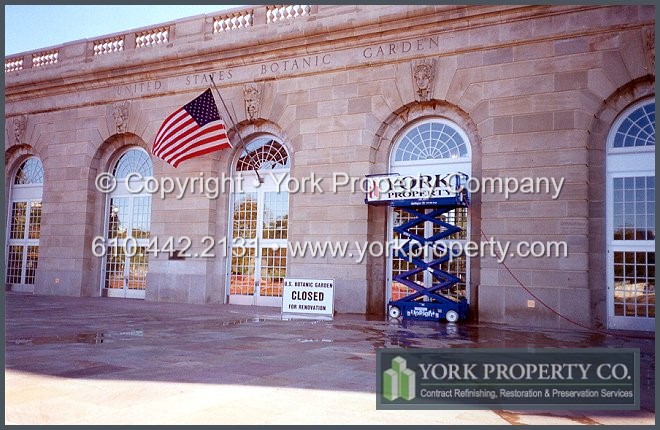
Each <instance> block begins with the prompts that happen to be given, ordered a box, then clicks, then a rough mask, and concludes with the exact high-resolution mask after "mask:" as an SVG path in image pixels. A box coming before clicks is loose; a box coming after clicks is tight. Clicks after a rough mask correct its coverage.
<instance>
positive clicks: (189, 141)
mask: <svg viewBox="0 0 660 430" xmlns="http://www.w3.org/2000/svg"><path fill="white" fill-rule="evenodd" d="M207 134H212V135H213V136H215V137H216V138H222V137H225V138H226V134H225V127H224V125H223V124H218V123H217V122H215V123H209V124H207V125H206V126H204V127H202V128H197V129H196V130H191V131H190V132H189V133H187V134H186V135H185V137H183V136H182V137H180V138H179V139H178V140H177V142H176V143H173V144H171V145H170V146H168V147H167V148H165V149H164V150H163V151H161V154H160V155H159V156H160V158H162V159H163V160H165V161H168V162H169V160H170V159H171V156H172V154H174V153H178V152H180V151H185V150H186V149H188V148H190V147H191V146H192V145H194V144H195V142H196V140H197V139H198V138H200V137H205V136H206V135H207Z"/></svg>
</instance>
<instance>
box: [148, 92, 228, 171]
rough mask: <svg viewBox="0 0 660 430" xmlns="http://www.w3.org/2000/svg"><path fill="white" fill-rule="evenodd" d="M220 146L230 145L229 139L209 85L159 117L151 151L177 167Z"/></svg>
mask: <svg viewBox="0 0 660 430" xmlns="http://www.w3.org/2000/svg"><path fill="white" fill-rule="evenodd" d="M224 148H231V143H230V142H229V139H228V138H227V130H226V128H225V123H224V121H223V120H222V118H221V117H220V114H219V113H218V108H217V106H216V104H215V100H214V99H213V94H212V93H211V89H210V88H209V89H208V90H206V91H204V93H202V95H200V96H199V97H197V98H196V99H195V100H193V101H191V102H190V103H188V104H186V105H184V106H183V107H182V108H179V109H177V110H176V111H175V112H174V113H172V114H171V115H170V116H168V117H167V118H166V119H165V121H163V124H162V125H161V126H160V129H159V130H158V133H157V134H156V139H155V140H154V145H153V147H152V149H151V152H152V153H153V154H154V155H155V156H157V157H159V158H162V159H163V160H165V161H166V162H167V163H169V164H171V165H172V166H174V167H177V166H178V165H179V163H181V162H182V161H184V160H187V159H189V158H193V157H197V156H199V155H203V154H208V153H209V152H213V151H219V150H221V149H224Z"/></svg>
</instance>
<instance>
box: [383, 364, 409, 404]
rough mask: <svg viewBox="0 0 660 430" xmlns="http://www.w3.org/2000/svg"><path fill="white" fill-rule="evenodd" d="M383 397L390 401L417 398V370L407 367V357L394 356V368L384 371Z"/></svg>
mask: <svg viewBox="0 0 660 430" xmlns="http://www.w3.org/2000/svg"><path fill="white" fill-rule="evenodd" d="M383 397H385V398H386V399H387V400H389V401H393V400H396V399H398V398H399V397H401V398H402V399H404V400H412V399H414V398H415V372H413V371H412V370H411V369H408V368H406V360H405V359H403V358H401V357H395V358H393V359H392V368H391V369H387V370H386V371H384V372H383Z"/></svg>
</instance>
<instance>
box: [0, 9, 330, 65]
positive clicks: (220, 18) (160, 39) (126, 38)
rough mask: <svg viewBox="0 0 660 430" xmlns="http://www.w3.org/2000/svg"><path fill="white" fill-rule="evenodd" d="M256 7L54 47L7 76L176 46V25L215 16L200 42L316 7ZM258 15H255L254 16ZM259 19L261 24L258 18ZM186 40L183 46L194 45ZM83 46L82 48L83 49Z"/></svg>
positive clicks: (23, 57)
mask: <svg viewBox="0 0 660 430" xmlns="http://www.w3.org/2000/svg"><path fill="white" fill-rule="evenodd" d="M259 8H260V10H258V11H255V8H253V7H250V8H247V9H246V8H241V9H233V10H229V11H226V12H224V14H222V15H215V16H213V15H202V16H201V17H194V18H192V19H185V18H184V19H182V20H179V21H175V22H171V23H165V24H159V25H157V26H154V27H148V28H142V29H137V30H132V31H126V32H123V33H118V34H114V35H107V36H103V37H100V38H98V39H92V40H82V41H76V42H70V43H66V44H63V45H60V46H56V47H51V48H48V49H47V50H39V51H32V52H27V53H24V54H19V55H12V56H9V57H6V58H5V73H12V72H17V71H20V70H25V69H27V68H36V67H44V66H49V65H53V64H56V63H62V62H63V61H76V60H78V61H85V60H86V59H88V58H90V57H96V56H105V55H109V54H118V53H122V52H125V51H129V50H133V49H143V48H149V47H152V46H165V45H167V46H170V45H174V44H176V43H177V41H176V39H175V36H174V35H175V34H176V26H177V24H181V25H184V26H189V25H190V21H191V20H202V21H204V22H207V21H208V19H209V17H212V18H211V19H212V22H211V25H204V26H203V28H204V31H203V34H199V36H200V37H198V41H202V40H205V39H207V38H208V37H209V35H210V36H211V37H212V36H213V34H217V33H224V32H227V31H234V30H245V29H248V28H251V27H254V26H265V25H269V24H273V23H277V22H279V21H288V20H292V19H296V18H301V17H309V16H310V15H312V14H313V11H314V9H315V8H317V6H310V5H274V6H260V7H259ZM255 12H256V13H255ZM256 16H259V17H260V18H261V19H260V20H259V22H257V21H256V20H255V17H256ZM194 41H195V40H194V38H193V39H191V38H187V39H186V40H185V42H183V43H191V42H194ZM81 45H82V48H81Z"/></svg>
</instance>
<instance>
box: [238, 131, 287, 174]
mask: <svg viewBox="0 0 660 430" xmlns="http://www.w3.org/2000/svg"><path fill="white" fill-rule="evenodd" d="M288 168H289V154H288V152H287V150H286V148H285V147H284V145H282V144H281V143H280V142H278V141H277V140H275V139H272V138H268V137H262V138H259V139H256V140H254V141H252V142H250V143H249V144H247V145H245V148H243V150H242V151H241V153H240V155H239V157H238V160H237V161H236V171H237V172H245V171H250V170H255V169H256V170H278V169H288Z"/></svg>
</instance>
